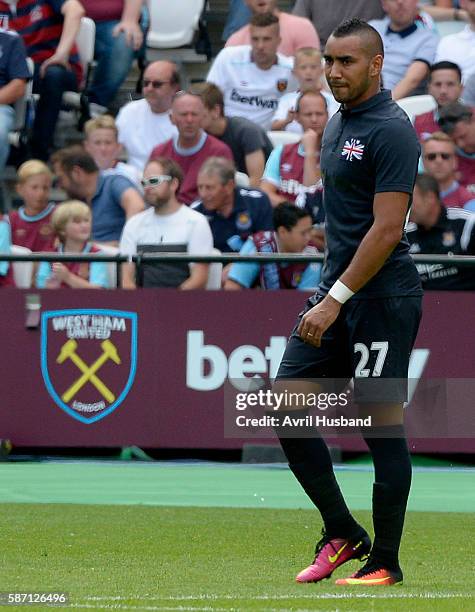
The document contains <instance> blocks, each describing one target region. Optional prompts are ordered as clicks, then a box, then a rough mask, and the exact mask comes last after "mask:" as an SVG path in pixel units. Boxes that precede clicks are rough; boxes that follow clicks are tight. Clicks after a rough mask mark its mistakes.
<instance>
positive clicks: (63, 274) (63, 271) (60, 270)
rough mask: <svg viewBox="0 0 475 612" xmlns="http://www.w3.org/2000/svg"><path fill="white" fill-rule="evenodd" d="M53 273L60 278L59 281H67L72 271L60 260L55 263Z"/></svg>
mask: <svg viewBox="0 0 475 612" xmlns="http://www.w3.org/2000/svg"><path fill="white" fill-rule="evenodd" d="M52 268H53V275H54V277H55V278H56V279H58V281H59V283H67V282H68V279H69V276H70V275H71V272H70V271H69V270H68V269H67V268H66V266H65V265H64V264H62V263H60V262H59V261H56V262H55V263H54V264H53V265H52Z"/></svg>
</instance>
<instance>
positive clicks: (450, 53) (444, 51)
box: [435, 24, 475, 83]
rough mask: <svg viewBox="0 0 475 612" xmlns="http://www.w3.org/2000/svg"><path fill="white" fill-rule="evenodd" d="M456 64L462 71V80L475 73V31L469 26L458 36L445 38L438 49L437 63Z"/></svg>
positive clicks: (452, 35) (453, 35) (451, 35)
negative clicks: (446, 61) (447, 62)
mask: <svg viewBox="0 0 475 612" xmlns="http://www.w3.org/2000/svg"><path fill="white" fill-rule="evenodd" d="M444 60H448V61H450V62H454V63H455V64H457V65H458V66H459V67H460V70H461V71H462V80H463V82H464V83H465V81H466V80H467V79H468V77H469V76H470V75H472V74H474V73H475V31H474V30H472V28H471V27H470V25H469V24H467V25H466V26H465V28H464V29H463V30H462V31H461V32H458V33H457V34H450V35H449V36H444V37H443V38H442V39H441V40H440V43H439V46H438V47H437V55H436V57H435V61H436V62H442V61H444Z"/></svg>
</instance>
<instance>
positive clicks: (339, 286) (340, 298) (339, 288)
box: [328, 280, 355, 304]
mask: <svg viewBox="0 0 475 612" xmlns="http://www.w3.org/2000/svg"><path fill="white" fill-rule="evenodd" d="M328 295H331V296H332V298H333V299H334V300H336V301H337V302H340V304H344V303H345V302H347V301H348V300H349V299H350V297H353V296H354V295H355V292H354V291H352V290H351V289H349V288H348V287H347V286H346V285H344V284H343V283H342V282H341V281H340V280H337V281H336V282H335V284H334V285H333V286H332V288H331V289H330V291H329V292H328Z"/></svg>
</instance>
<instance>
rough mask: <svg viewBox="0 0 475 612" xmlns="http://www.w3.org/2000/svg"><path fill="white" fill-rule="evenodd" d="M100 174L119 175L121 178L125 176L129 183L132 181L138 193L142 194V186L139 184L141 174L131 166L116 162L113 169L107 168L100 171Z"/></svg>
mask: <svg viewBox="0 0 475 612" xmlns="http://www.w3.org/2000/svg"><path fill="white" fill-rule="evenodd" d="M101 174H103V175H105V176H107V175H110V174H120V175H121V176H125V178H128V179H129V181H132V183H134V184H135V185H137V187H138V188H139V190H140V192H142V184H141V182H140V180H141V178H142V172H141V171H140V170H139V169H138V168H137V167H136V166H132V164H126V163H124V162H121V161H120V162H117V163H116V165H115V166H114V167H113V168H107V170H102V171H101Z"/></svg>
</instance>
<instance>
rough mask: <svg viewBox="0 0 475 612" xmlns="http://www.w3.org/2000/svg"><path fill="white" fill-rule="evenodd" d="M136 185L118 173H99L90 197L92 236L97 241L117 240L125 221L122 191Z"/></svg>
mask: <svg viewBox="0 0 475 612" xmlns="http://www.w3.org/2000/svg"><path fill="white" fill-rule="evenodd" d="M131 187H132V189H135V191H137V192H138V190H137V186H136V185H134V183H132V181H130V180H129V179H128V178H126V177H125V176H122V175H120V174H110V175H106V176H105V175H99V177H98V179H97V189H96V193H95V194H94V197H93V198H92V202H91V208H92V238H93V239H94V240H97V241H98V242H110V241H112V240H119V239H120V235H121V233H122V228H123V227H124V223H125V211H124V209H123V208H122V205H121V199H122V195H123V193H124V191H126V190H127V189H130V188H131Z"/></svg>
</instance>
